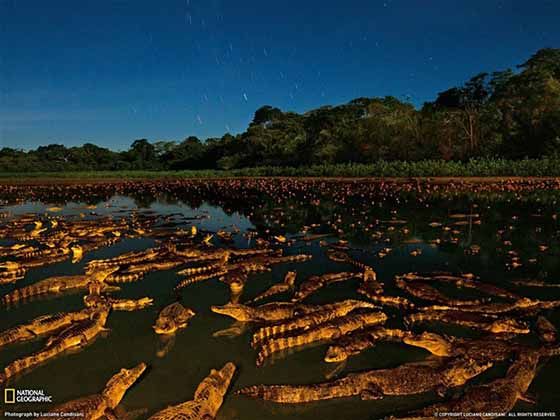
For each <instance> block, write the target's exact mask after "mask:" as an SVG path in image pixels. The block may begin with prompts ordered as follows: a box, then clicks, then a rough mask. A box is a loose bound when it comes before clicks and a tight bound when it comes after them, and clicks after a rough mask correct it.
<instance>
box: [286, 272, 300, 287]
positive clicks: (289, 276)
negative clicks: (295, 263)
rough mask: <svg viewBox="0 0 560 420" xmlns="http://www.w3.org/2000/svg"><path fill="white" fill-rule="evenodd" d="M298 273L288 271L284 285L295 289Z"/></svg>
mask: <svg viewBox="0 0 560 420" xmlns="http://www.w3.org/2000/svg"><path fill="white" fill-rule="evenodd" d="M296 276H297V273H296V272H295V271H288V272H287V273H286V276H285V277H284V283H286V284H287V285H288V286H290V287H294V283H295V281H296Z"/></svg>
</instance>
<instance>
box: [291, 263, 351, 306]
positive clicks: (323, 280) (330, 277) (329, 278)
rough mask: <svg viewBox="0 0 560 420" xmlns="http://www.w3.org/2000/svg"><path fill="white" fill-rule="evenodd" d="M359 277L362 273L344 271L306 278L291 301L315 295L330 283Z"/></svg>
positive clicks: (298, 300)
mask: <svg viewBox="0 0 560 420" xmlns="http://www.w3.org/2000/svg"><path fill="white" fill-rule="evenodd" d="M361 276H362V273H354V272H347V271H344V272H342V273H328V274H323V275H321V276H311V277H308V278H307V279H305V280H304V282H303V283H301V284H300V286H299V289H298V290H297V291H296V293H295V295H294V298H293V299H292V301H293V302H300V301H302V300H303V299H305V298H307V297H308V296H310V295H311V294H313V293H315V292H316V291H317V290H319V289H321V288H323V287H324V286H327V285H329V284H332V283H337V282H341V281H346V280H351V279H354V278H359V277H361Z"/></svg>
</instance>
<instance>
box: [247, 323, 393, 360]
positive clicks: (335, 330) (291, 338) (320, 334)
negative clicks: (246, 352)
mask: <svg viewBox="0 0 560 420" xmlns="http://www.w3.org/2000/svg"><path fill="white" fill-rule="evenodd" d="M386 320H387V315H385V314H384V313H383V312H366V313H359V314H349V315H346V316H344V317H340V318H336V319H333V320H331V321H327V322H324V323H322V324H320V325H318V326H316V327H314V328H310V329H308V330H304V331H296V333H295V334H294V335H287V336H283V337H278V338H272V339H270V340H268V341H266V342H264V344H263V345H262V347H261V349H260V351H259V354H258V355H257V366H262V365H263V363H264V361H265V359H266V358H268V357H270V356H271V355H272V354H274V353H277V352H280V351H282V350H287V349H293V348H295V347H300V346H304V345H307V344H312V343H315V342H319V341H331V340H334V339H337V338H339V337H342V336H343V335H344V334H348V333H350V332H352V331H356V330H360V329H363V328H366V327H370V326H372V325H378V324H383V323H384V322H385V321H386Z"/></svg>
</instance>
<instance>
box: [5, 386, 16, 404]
mask: <svg viewBox="0 0 560 420" xmlns="http://www.w3.org/2000/svg"><path fill="white" fill-rule="evenodd" d="M15 402H16V390H15V389H14V388H6V389H4V403H5V404H14V403H15Z"/></svg>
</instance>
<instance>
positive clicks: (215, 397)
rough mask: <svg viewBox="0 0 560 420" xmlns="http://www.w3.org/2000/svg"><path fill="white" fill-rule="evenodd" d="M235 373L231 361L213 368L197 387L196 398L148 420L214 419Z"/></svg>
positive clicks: (165, 410)
mask: <svg viewBox="0 0 560 420" xmlns="http://www.w3.org/2000/svg"><path fill="white" fill-rule="evenodd" d="M234 373H235V365H234V364H233V363H231V362H228V363H226V364H225V365H224V367H223V368H221V369H220V370H215V369H212V370H211V371H210V375H208V376H207V377H206V378H204V380H203V381H202V382H201V383H200V384H199V385H198V387H197V388H196V391H195V392H194V399H192V400H191V401H187V402H184V403H182V404H178V405H175V406H172V407H168V408H166V409H164V410H162V411H160V412H159V413H156V414H154V415H153V416H151V417H150V418H149V419H148V420H214V418H215V417H216V415H217V414H218V411H219V410H220V407H221V406H222V403H223V401H224V396H225V395H226V392H227V390H228V388H229V385H230V383H231V380H232V378H233V374H234Z"/></svg>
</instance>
